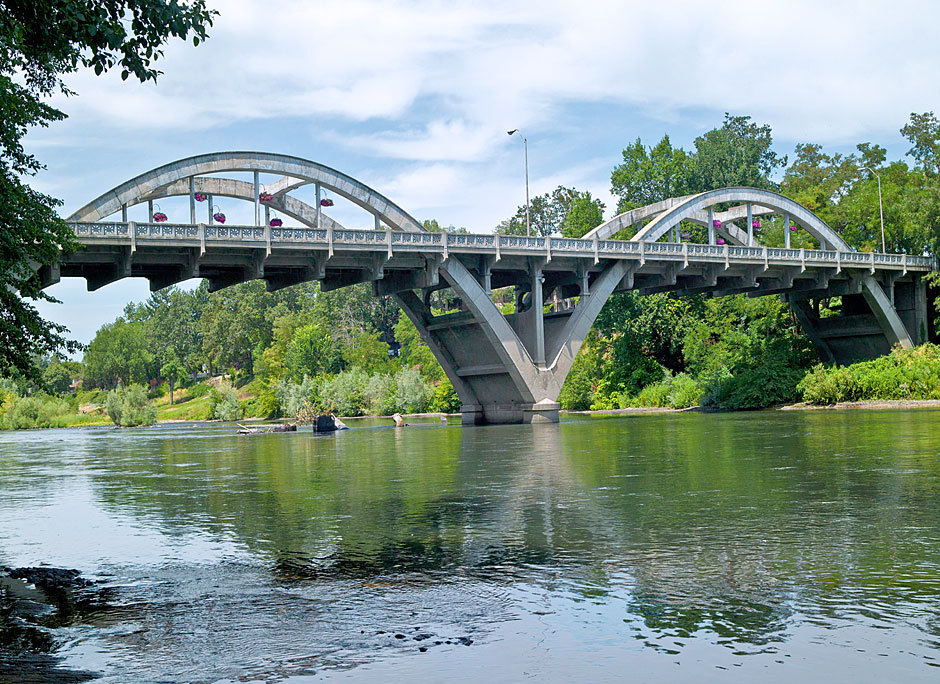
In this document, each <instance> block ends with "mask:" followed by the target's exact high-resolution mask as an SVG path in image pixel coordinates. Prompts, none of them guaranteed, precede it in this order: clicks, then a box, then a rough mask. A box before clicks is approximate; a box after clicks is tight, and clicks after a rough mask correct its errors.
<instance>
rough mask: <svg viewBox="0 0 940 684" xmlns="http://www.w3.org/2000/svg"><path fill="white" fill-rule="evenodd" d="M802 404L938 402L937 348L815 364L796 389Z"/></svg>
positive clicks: (939, 350) (939, 352)
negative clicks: (848, 362) (842, 364)
mask: <svg viewBox="0 0 940 684" xmlns="http://www.w3.org/2000/svg"><path fill="white" fill-rule="evenodd" d="M797 388H798V390H799V391H800V393H802V395H803V399H804V401H808V402H810V403H813V404H835V403H837V402H840V401H864V400H874V399H881V400H904V399H940V347H938V346H936V345H934V344H925V345H921V346H920V347H916V348H914V349H899V348H898V349H894V350H893V351H892V352H891V353H890V354H889V355H887V356H882V357H880V358H877V359H874V360H872V361H862V362H859V363H854V364H852V365H851V366H845V367H841V368H839V367H826V366H823V365H818V366H816V367H815V368H813V369H812V370H811V371H810V372H809V373H807V374H806V376H805V377H804V378H803V379H802V380H801V381H800V383H799V385H798V386H797Z"/></svg>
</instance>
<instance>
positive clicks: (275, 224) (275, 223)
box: [268, 218, 284, 228]
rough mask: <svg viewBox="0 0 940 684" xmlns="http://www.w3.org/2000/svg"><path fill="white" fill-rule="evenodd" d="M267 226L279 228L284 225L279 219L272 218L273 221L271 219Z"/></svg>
mask: <svg viewBox="0 0 940 684" xmlns="http://www.w3.org/2000/svg"><path fill="white" fill-rule="evenodd" d="M268 225H270V226H273V227H274V228H280V227H281V226H283V225H284V222H283V221H282V220H281V219H279V218H273V219H271V221H270V222H269V223H268Z"/></svg>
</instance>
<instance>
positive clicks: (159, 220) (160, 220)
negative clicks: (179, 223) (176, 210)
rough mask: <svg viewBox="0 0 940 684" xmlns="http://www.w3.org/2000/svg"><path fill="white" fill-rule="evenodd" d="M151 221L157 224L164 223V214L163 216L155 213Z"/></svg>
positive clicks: (161, 213)
mask: <svg viewBox="0 0 940 684" xmlns="http://www.w3.org/2000/svg"><path fill="white" fill-rule="evenodd" d="M153 220H154V221H156V222H157V223H163V222H164V221H166V214H164V213H163V212H161V211H158V212H157V213H155V214H154V215H153Z"/></svg>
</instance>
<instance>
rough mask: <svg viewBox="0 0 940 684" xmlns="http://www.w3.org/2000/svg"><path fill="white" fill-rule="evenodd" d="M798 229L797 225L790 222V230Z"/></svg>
mask: <svg viewBox="0 0 940 684" xmlns="http://www.w3.org/2000/svg"><path fill="white" fill-rule="evenodd" d="M796 229H797V227H796V226H795V225H793V224H792V223H791V224H790V230H792V231H796Z"/></svg>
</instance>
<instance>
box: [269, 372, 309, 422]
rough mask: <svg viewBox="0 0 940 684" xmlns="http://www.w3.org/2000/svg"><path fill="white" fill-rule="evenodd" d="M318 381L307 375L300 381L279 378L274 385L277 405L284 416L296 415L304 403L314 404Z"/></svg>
mask: <svg viewBox="0 0 940 684" xmlns="http://www.w3.org/2000/svg"><path fill="white" fill-rule="evenodd" d="M318 387H319V383H318V382H317V380H316V379H314V378H311V377H310V376H309V375H305V376H303V379H302V380H301V381H300V382H290V381H288V380H281V381H280V382H278V383H277V384H276V385H275V386H274V394H275V396H276V398H277V405H278V407H279V408H280V411H281V413H282V414H283V415H285V416H290V417H296V416H297V414H298V412H299V411H300V410H301V409H302V408H303V407H304V404H314V403H316V400H317V390H318Z"/></svg>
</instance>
